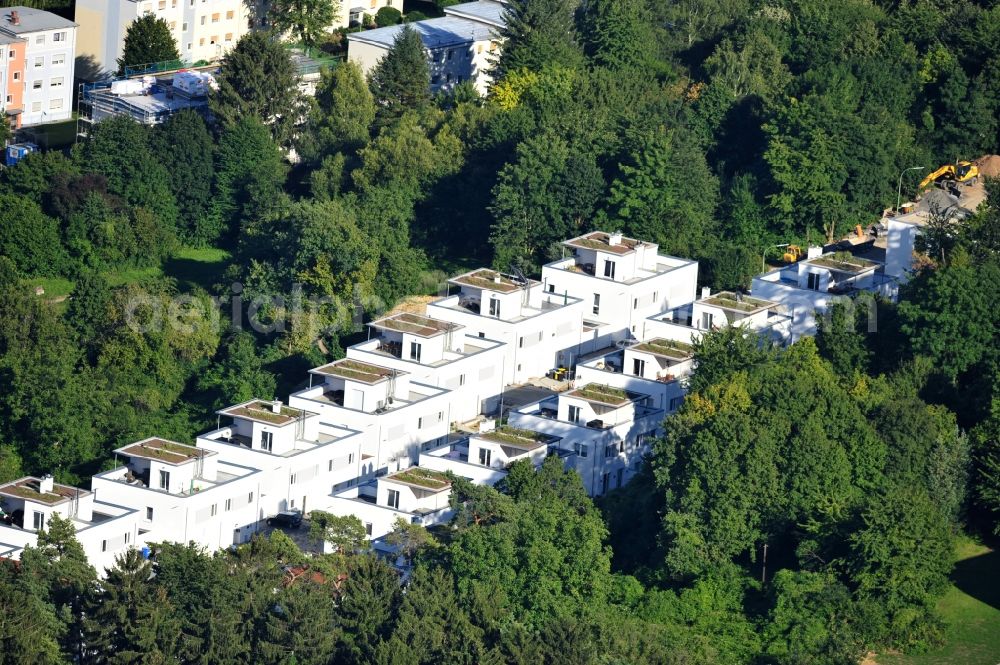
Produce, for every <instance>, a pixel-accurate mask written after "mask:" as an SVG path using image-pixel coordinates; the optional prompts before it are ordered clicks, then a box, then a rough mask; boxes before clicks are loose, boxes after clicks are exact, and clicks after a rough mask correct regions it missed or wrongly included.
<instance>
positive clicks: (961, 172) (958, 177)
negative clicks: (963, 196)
mask: <svg viewBox="0 0 1000 665" xmlns="http://www.w3.org/2000/svg"><path fill="white" fill-rule="evenodd" d="M978 179H979V167H978V166H976V165H975V164H973V163H972V162H965V161H962V162H958V163H956V164H945V165H944V166H942V167H941V168H939V169H938V170H937V171H934V172H933V173H931V174H929V175H928V176H927V177H926V178H924V179H923V180H921V181H920V184H919V185H918V186H917V191H922V190H924V189H925V188H927V187H929V186H930V185H932V184H934V183H939V182H941V183H943V182H961V183H968V184H973V183H975V182H976V181H977V180H978Z"/></svg>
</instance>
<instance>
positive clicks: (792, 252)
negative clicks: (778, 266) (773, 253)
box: [781, 245, 802, 263]
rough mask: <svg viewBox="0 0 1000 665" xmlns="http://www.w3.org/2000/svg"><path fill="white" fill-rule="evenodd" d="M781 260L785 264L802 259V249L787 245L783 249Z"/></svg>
mask: <svg viewBox="0 0 1000 665" xmlns="http://www.w3.org/2000/svg"><path fill="white" fill-rule="evenodd" d="M781 258H782V259H783V260H784V262H785V263H795V262H796V261H798V260H799V259H801V258H802V248H801V247H799V246H798V245H789V246H788V247H786V248H785V253H784V255H783V256H782V257H781Z"/></svg>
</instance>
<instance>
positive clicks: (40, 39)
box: [35, 35, 45, 44]
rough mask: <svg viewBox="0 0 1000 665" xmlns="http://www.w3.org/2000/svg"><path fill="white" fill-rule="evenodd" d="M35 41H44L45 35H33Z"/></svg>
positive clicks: (41, 42) (40, 42) (39, 42)
mask: <svg viewBox="0 0 1000 665" xmlns="http://www.w3.org/2000/svg"><path fill="white" fill-rule="evenodd" d="M35 43H36V44H44V43H45V35H38V36H37V37H35Z"/></svg>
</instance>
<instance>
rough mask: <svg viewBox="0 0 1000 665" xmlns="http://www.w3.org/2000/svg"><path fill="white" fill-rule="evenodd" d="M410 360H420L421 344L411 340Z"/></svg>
mask: <svg viewBox="0 0 1000 665" xmlns="http://www.w3.org/2000/svg"><path fill="white" fill-rule="evenodd" d="M410 360H416V361H417V362H420V344H418V343H416V342H410Z"/></svg>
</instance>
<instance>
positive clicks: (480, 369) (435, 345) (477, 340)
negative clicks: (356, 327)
mask: <svg viewBox="0 0 1000 665" xmlns="http://www.w3.org/2000/svg"><path fill="white" fill-rule="evenodd" d="M368 325H369V330H370V331H371V332H374V333H375V334H374V336H373V337H371V338H370V339H368V340H367V341H365V342H361V343H360V344H355V345H354V346H351V347H349V348H348V349H347V357H348V358H351V359H354V360H359V361H361V362H365V363H370V364H376V365H381V366H383V367H388V368H392V369H396V370H399V371H400V372H406V373H407V374H409V375H410V377H411V379H412V380H415V381H419V382H421V383H424V384H427V385H432V386H437V387H438V388H444V389H447V390H449V391H451V394H450V402H449V406H450V410H449V416H448V419H449V422H452V423H454V422H463V421H466V420H470V419H472V418H475V417H476V416H477V415H479V414H480V413H491V412H493V411H494V410H495V409H496V407H497V405H498V403H499V400H500V395H501V394H502V393H503V387H504V383H503V380H502V379H503V377H502V376H501V374H500V371H499V370H498V369H496V368H498V367H500V366H501V365H502V364H503V358H504V352H505V351H504V348H503V346H504V345H503V343H502V342H497V341H494V340H491V339H486V338H484V337H479V336H478V335H469V334H466V332H465V330H464V328H463V327H462V326H461V325H459V324H457V323H448V322H446V321H438V320H436V319H431V318H428V317H426V316H420V315H417V314H410V313H405V312H404V313H400V314H395V315H393V316H389V317H386V318H384V319H379V320H378V321H373V322H372V323H370V324H368Z"/></svg>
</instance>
